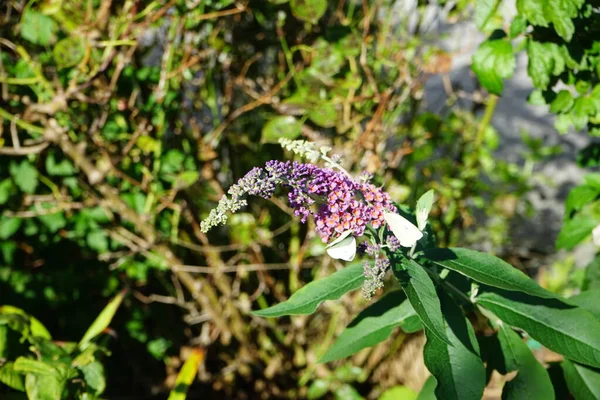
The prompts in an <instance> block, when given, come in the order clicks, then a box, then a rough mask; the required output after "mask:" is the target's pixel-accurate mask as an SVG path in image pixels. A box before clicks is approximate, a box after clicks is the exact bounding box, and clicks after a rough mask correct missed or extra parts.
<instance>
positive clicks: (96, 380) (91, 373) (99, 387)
mask: <svg viewBox="0 0 600 400" xmlns="http://www.w3.org/2000/svg"><path fill="white" fill-rule="evenodd" d="M79 369H80V370H81V372H82V373H83V378H84V379H85V383H86V384H87V385H88V386H89V387H90V388H92V390H94V392H95V393H96V394H102V393H103V392H104V389H106V378H104V366H103V365H102V364H100V363H99V362H98V361H93V362H91V363H89V364H86V365H84V366H81V367H79Z"/></svg>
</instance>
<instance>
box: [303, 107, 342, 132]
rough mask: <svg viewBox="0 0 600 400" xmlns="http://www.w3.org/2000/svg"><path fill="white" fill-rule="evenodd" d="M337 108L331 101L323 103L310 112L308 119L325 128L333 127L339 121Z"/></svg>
mask: <svg viewBox="0 0 600 400" xmlns="http://www.w3.org/2000/svg"><path fill="white" fill-rule="evenodd" d="M337 116H338V113H337V110H336V109H335V106H334V105H333V104H331V103H322V104H319V105H317V106H316V107H313V108H312V109H311V110H310V112H309V113H308V119H310V120H311V121H312V122H314V123H315V124H317V125H319V126H321V127H323V128H331V127H333V126H335V124H336V122H337Z"/></svg>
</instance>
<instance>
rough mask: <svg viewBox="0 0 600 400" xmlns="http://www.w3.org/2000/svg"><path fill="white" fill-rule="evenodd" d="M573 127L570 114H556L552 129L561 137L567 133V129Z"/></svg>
mask: <svg viewBox="0 0 600 400" xmlns="http://www.w3.org/2000/svg"><path fill="white" fill-rule="evenodd" d="M571 125H573V121H572V120H571V114H558V115H557V116H556V121H554V127H555V128H556V131H557V132H558V133H560V134H561V135H564V134H565V133H567V132H569V128H570V127H571Z"/></svg>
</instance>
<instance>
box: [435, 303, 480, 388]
mask: <svg viewBox="0 0 600 400" xmlns="http://www.w3.org/2000/svg"><path fill="white" fill-rule="evenodd" d="M442 311H443V313H444V319H445V329H446V335H447V337H448V339H449V340H450V344H447V343H444V342H443V341H441V340H439V339H438V337H437V336H436V335H432V334H431V331H429V330H426V331H425V332H426V334H427V342H426V343H425V348H424V349H423V357H424V359H425V365H426V366H427V369H428V370H429V371H430V372H431V374H432V375H433V376H434V377H435V379H436V380H437V386H436V389H435V394H436V396H437V398H438V399H444V400H471V399H472V400H481V397H482V395H483V389H484V388H485V385H486V378H485V367H484V366H483V361H481V358H480V356H479V344H478V343H477V339H476V338H475V331H474V330H473V327H472V326H471V323H470V322H469V321H468V320H467V319H466V318H465V316H464V314H463V312H462V310H461V309H460V307H458V305H456V304H455V303H454V301H452V299H450V298H449V297H448V296H446V295H442Z"/></svg>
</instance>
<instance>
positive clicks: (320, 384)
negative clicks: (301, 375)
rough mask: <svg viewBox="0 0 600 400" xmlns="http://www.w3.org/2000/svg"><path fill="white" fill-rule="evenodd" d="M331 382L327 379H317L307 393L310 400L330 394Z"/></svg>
mask: <svg viewBox="0 0 600 400" xmlns="http://www.w3.org/2000/svg"><path fill="white" fill-rule="evenodd" d="M329 385H330V382H329V381H328V380H326V379H315V380H314V381H313V383H311V384H310V386H309V387H308V390H307V392H306V397H307V398H308V400H316V399H320V398H321V397H323V396H325V395H326V394H327V393H328V392H329Z"/></svg>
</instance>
